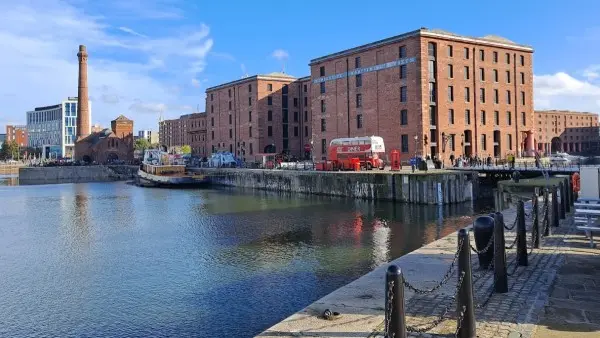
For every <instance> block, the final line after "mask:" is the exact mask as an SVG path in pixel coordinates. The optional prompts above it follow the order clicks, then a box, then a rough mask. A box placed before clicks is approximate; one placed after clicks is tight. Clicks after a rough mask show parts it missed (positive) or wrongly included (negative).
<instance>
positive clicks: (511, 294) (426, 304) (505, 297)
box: [257, 200, 572, 338]
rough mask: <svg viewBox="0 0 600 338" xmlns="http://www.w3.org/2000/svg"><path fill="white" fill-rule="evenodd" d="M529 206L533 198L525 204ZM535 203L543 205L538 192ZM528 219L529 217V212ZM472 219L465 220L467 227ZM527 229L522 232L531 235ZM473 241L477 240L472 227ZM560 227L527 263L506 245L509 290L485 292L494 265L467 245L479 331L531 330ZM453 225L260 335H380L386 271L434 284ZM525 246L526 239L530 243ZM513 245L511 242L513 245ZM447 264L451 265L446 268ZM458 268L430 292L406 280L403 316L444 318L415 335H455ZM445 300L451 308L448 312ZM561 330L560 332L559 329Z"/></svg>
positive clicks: (556, 256)
mask: <svg viewBox="0 0 600 338" xmlns="http://www.w3.org/2000/svg"><path fill="white" fill-rule="evenodd" d="M525 208H526V213H529V214H531V203H530V202H527V203H526V205H525ZM539 210H540V211H541V210H543V206H541V200H540V209H539ZM502 213H503V215H504V222H505V224H506V225H508V226H511V225H512V224H514V222H515V219H516V210H515V208H514V207H512V208H509V209H506V210H503V211H502ZM528 221H529V219H528ZM571 221H572V220H571V219H570V217H569V216H568V217H567V219H565V220H561V226H560V228H556V227H555V228H554V229H553V230H552V232H553V233H554V232H555V231H556V232H558V231H559V230H561V231H565V229H569V224H570V222H571ZM470 228H471V227H467V229H470ZM529 236H530V231H529V230H528V232H527V237H528V239H529ZM470 237H471V239H470V241H471V245H472V246H475V243H474V242H475V241H474V239H473V234H472V233H471V234H470ZM561 237H564V236H561V235H559V234H555V235H552V236H549V237H544V238H543V239H542V242H541V245H540V248H539V249H532V250H528V255H529V265H528V266H518V265H517V264H516V248H514V247H513V248H510V246H509V248H508V249H507V250H506V264H507V272H508V273H509V277H508V283H509V290H508V292H507V293H502V294H498V293H490V290H493V285H494V273H493V271H492V270H490V269H481V268H480V267H479V264H478V260H477V256H476V254H474V253H471V264H472V269H473V294H474V303H475V304H476V311H475V318H476V326H477V336H478V337H482V338H492V337H494V338H495V337H507V336H508V337H510V336H512V335H509V334H511V333H513V334H515V335H514V336H515V337H527V338H530V337H532V336H533V334H534V332H535V331H536V327H537V326H536V323H537V318H538V316H539V315H540V314H541V313H542V311H543V307H544V304H546V303H547V300H548V294H549V292H550V289H551V286H552V283H553V282H554V280H555V276H556V271H557V269H558V268H559V267H560V266H561V264H562V258H561V257H562V254H561V246H562V245H563V244H562V243H564V239H562V238H561ZM505 238H506V239H505V241H506V244H507V245H508V244H510V243H514V239H515V231H514V230H513V231H505ZM457 242H458V240H457V233H456V232H455V233H452V234H450V235H448V236H446V237H444V238H441V239H439V240H437V241H434V242H432V243H429V244H428V245H425V246H423V247H421V248H420V249H417V250H415V251H413V252H411V253H409V254H406V255H404V256H402V257H399V258H397V259H395V260H393V261H391V262H389V263H385V264H383V265H381V266H379V267H377V268H375V270H373V271H371V272H369V273H368V274H366V275H364V276H363V277H360V278H359V279H357V280H355V281H353V282H351V283H349V284H347V285H346V286H343V287H341V288H339V289H337V290H335V291H334V292H332V293H330V294H328V295H326V296H324V297H322V298H321V299H319V300H317V301H315V302H314V303H312V304H310V305H309V306H307V307H306V308H304V309H302V310H301V311H299V312H297V313H295V314H293V315H291V316H289V317H288V318H286V319H284V320H283V321H281V322H279V323H277V324H275V325H273V326H272V327H270V328H268V329H267V330H265V331H264V332H262V333H260V334H258V335H257V337H298V336H310V337H365V338H366V337H377V338H379V337H381V338H383V337H384V334H383V331H384V327H385V323H384V318H385V304H386V299H385V297H386V292H385V276H386V269H387V267H388V266H389V265H390V264H395V265H397V266H398V267H400V269H401V270H402V272H403V274H404V278H405V280H406V281H407V282H408V283H410V284H411V285H416V286H417V287H418V288H421V289H432V288H434V287H436V285H438V283H439V281H440V280H443V277H444V276H445V275H446V273H447V271H448V268H449V267H450V266H451V262H452V261H453V259H454V257H455V255H456V252H457ZM527 246H528V248H529V246H530V243H528V244H527ZM515 247H516V246H515ZM450 271H452V270H450ZM457 280H458V273H457V269H454V271H453V272H452V273H451V275H450V278H449V280H448V282H447V283H443V284H442V285H441V287H440V288H439V289H437V291H435V292H433V293H428V292H427V291H426V294H421V295H419V294H417V293H415V292H413V291H411V290H410V289H408V288H405V310H406V323H407V325H410V326H411V327H413V328H417V329H418V328H423V327H429V324H430V323H431V322H434V323H435V322H436V320H437V319H438V318H442V320H441V321H440V322H437V323H438V324H437V325H434V326H433V328H431V329H428V330H425V331H427V333H423V334H411V335H410V336H411V337H412V336H418V337H435V336H443V337H454V334H455V331H456V325H457V322H456V320H457V317H456V313H455V309H456V303H455V300H454V296H456V289H457V286H456V285H457V284H458V283H457ZM444 308H446V309H448V311H449V313H448V314H445V311H444V310H443V309H444ZM326 309H328V310H330V311H332V312H334V311H335V312H339V313H340V314H341V316H340V317H339V318H338V319H335V320H331V321H330V320H324V319H322V317H321V316H322V314H323V312H324V311H325V310H326ZM557 337H558V336H557Z"/></svg>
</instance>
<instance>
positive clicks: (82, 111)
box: [77, 45, 91, 140]
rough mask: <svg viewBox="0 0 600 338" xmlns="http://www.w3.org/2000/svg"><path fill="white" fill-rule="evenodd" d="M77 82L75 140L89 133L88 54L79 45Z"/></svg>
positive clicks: (82, 46) (83, 47)
mask: <svg viewBox="0 0 600 338" xmlns="http://www.w3.org/2000/svg"><path fill="white" fill-rule="evenodd" d="M77 57H78V58H79V80H78V86H77V87H78V88H77V140H80V139H82V138H84V137H86V136H88V135H89V134H90V133H91V130H90V110H89V102H88V83H87V81H88V79H87V59H88V53H87V50H86V48H85V46H84V45H79V53H77Z"/></svg>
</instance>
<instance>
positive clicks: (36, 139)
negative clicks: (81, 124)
mask: <svg viewBox="0 0 600 338" xmlns="http://www.w3.org/2000/svg"><path fill="white" fill-rule="evenodd" d="M89 110H90V121H91V115H92V102H91V101H90V102H89ZM90 127H91V126H90ZM27 130H28V131H29V139H28V144H29V147H32V148H39V149H41V150H42V156H43V157H44V158H60V157H63V158H72V157H73V150H74V148H75V141H76V138H77V97H69V98H67V100H64V101H62V102H61V103H59V104H56V105H52V106H46V107H38V108H35V109H34V110H33V111H29V112H27Z"/></svg>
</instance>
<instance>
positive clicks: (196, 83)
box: [192, 79, 200, 88]
mask: <svg viewBox="0 0 600 338" xmlns="http://www.w3.org/2000/svg"><path fill="white" fill-rule="evenodd" d="M192 86H194V87H196V88H198V87H200V81H198V80H197V79H192Z"/></svg>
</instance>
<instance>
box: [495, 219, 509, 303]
mask: <svg viewBox="0 0 600 338" xmlns="http://www.w3.org/2000/svg"><path fill="white" fill-rule="evenodd" d="M494 223H495V224H494V280H495V281H496V283H495V286H494V290H495V291H496V293H505V292H508V278H507V276H506V251H505V245H506V243H505V241H504V216H503V215H502V213H499V212H497V213H496V214H495V217H494Z"/></svg>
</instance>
